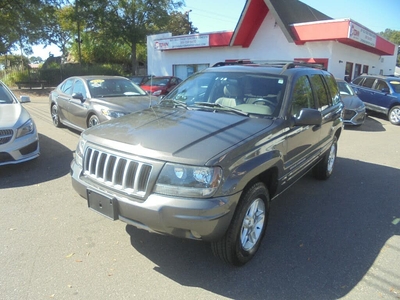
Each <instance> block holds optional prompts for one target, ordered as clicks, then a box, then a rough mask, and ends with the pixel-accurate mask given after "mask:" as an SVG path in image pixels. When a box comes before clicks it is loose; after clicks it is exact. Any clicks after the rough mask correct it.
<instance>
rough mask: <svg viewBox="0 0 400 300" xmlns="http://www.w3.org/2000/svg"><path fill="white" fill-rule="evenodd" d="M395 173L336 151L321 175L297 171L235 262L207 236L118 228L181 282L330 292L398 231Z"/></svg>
mask: <svg viewBox="0 0 400 300" xmlns="http://www.w3.org/2000/svg"><path fill="white" fill-rule="evenodd" d="M399 177H400V170H399V169H395V168H390V167H386V166H381V165H376V164H370V163H366V162H362V161H356V160H351V159H344V158H338V159H337V163H336V166H335V173H334V174H333V176H332V177H331V178H330V179H329V180H328V181H317V180H315V179H314V178H312V176H311V175H307V176H305V177H304V178H303V179H301V180H300V181H299V182H297V183H296V184H294V185H293V186H292V187H291V188H290V189H289V190H288V191H286V192H285V193H284V194H283V195H281V196H280V197H278V199H276V200H275V201H274V202H273V203H272V205H271V213H270V220H269V224H268V228H267V232H266V236H265V238H264V240H263V245H262V246H261V248H260V250H259V251H258V253H257V255H256V256H255V258H254V259H253V260H252V261H250V262H249V263H248V264H247V265H245V266H244V267H242V268H235V267H231V266H228V265H225V264H223V263H222V262H220V261H219V260H218V259H216V258H215V257H213V255H212V252H211V249H210V248H209V245H208V244H207V243H202V242H198V241H191V240H181V239H177V238H172V237H166V236H161V235H157V234H150V233H148V232H146V231H143V230H139V229H136V228H134V227H133V226H130V225H127V226H126V231H127V233H128V234H129V235H130V236H131V244H132V246H133V247H134V248H135V249H136V250H137V251H139V252H140V253H141V254H143V255H144V256H145V257H147V258H148V259H150V260H151V261H152V262H154V264H156V265H157V267H155V270H156V271H158V272H159V273H161V274H163V275H165V276H166V277H168V278H170V279H172V280H174V281H176V282H177V283H179V284H181V285H184V286H191V287H198V288H201V289H205V290H208V291H210V292H212V293H215V294H217V295H221V296H223V297H229V298H232V299H318V300H320V299H325V300H326V299H338V298H340V297H343V296H345V295H346V294H348V293H349V292H350V291H351V290H352V289H353V288H354V287H355V286H356V285H357V283H358V282H359V281H360V280H361V279H362V278H363V276H364V275H365V274H366V273H367V271H368V270H369V269H370V268H371V266H372V264H373V263H374V261H375V259H376V258H377V256H378V254H379V253H380V251H381V250H382V248H383V246H384V244H385V242H386V241H387V240H388V239H389V238H390V237H392V236H394V235H400V224H397V225H396V223H395V222H394V219H395V218H399V217H400V215H399V214H400V203H399V199H398V195H399V194H400V187H399V185H398V178H399ZM382 178H384V180H383V179H382ZM383 195H384V196H383ZM396 214H397V215H396ZM399 255H400V249H399ZM131 263H132V264H135V262H134V261H132V262H131ZM383 276H384V274H382V278H380V280H385V279H384V277H383Z"/></svg>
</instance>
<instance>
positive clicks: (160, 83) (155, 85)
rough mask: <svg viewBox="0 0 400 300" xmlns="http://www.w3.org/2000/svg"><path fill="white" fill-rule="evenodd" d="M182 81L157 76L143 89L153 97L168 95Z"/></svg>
mask: <svg viewBox="0 0 400 300" xmlns="http://www.w3.org/2000/svg"><path fill="white" fill-rule="evenodd" d="M181 82H182V79H180V78H178V77H174V76H158V77H157V76H155V77H152V78H149V79H148V80H147V81H146V82H144V83H143V84H142V85H141V87H142V89H144V90H145V91H147V92H149V93H150V94H151V95H153V96H162V95H166V94H168V93H169V92H170V91H171V90H172V89H173V88H174V87H175V86H176V85H177V84H179V83H181Z"/></svg>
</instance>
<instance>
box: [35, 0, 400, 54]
mask: <svg viewBox="0 0 400 300" xmlns="http://www.w3.org/2000/svg"><path fill="white" fill-rule="evenodd" d="M184 1H185V3H186V6H185V7H183V8H182V9H181V11H182V12H186V11H190V10H191V11H190V12H189V19H190V21H191V22H192V23H193V26H194V27H197V28H198V31H199V32H200V33H206V32H213V31H233V30H234V29H235V27H236V25H237V22H238V21H239V18H240V15H241V13H242V11H243V8H244V4H245V3H246V1H245V0H184ZM301 1H302V2H303V3H305V4H307V5H309V6H311V7H313V8H314V9H316V10H319V11H320V12H322V13H324V14H325V15H328V16H329V17H331V18H334V19H344V18H350V19H352V20H354V21H356V22H358V23H360V24H361V25H363V26H365V27H367V28H368V29H370V30H372V31H374V32H382V31H385V29H392V30H398V31H400V17H399V16H400V0H301ZM33 50H34V54H33V55H34V56H40V57H42V58H43V59H46V58H47V57H48V56H49V52H50V53H52V54H53V55H55V56H58V55H60V51H59V50H58V48H57V47H55V46H53V47H51V46H50V47H49V46H48V47H46V48H44V49H43V46H35V47H33Z"/></svg>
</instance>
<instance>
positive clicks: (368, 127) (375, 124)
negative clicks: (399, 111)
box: [345, 114, 386, 132]
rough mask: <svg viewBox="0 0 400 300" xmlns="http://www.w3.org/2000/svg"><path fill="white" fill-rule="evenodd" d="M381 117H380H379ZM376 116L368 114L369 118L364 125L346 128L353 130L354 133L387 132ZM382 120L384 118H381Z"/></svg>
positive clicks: (346, 127)
mask: <svg viewBox="0 0 400 300" xmlns="http://www.w3.org/2000/svg"><path fill="white" fill-rule="evenodd" d="M378 116H380V115H378ZM375 117H376V115H370V114H368V116H367V118H366V119H365V122H364V124H362V125H360V126H345V129H346V130H353V131H367V132H380V131H386V129H385V127H384V126H383V125H382V123H381V122H380V121H379V120H377V119H376V118H375ZM380 117H381V118H382V116H380Z"/></svg>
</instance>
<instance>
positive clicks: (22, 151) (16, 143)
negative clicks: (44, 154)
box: [0, 81, 39, 166]
mask: <svg viewBox="0 0 400 300" xmlns="http://www.w3.org/2000/svg"><path fill="white" fill-rule="evenodd" d="M25 102H30V98H29V97H27V96H21V101H18V99H17V98H16V97H15V95H14V94H13V93H12V92H11V90H10V89H9V88H8V87H7V86H6V85H5V84H4V83H3V82H1V81H0V166H2V165H8V164H16V163H20V162H25V161H28V160H31V159H34V158H36V157H38V156H39V136H38V132H37V129H36V125H35V123H34V121H33V120H32V118H31V116H30V114H29V112H28V111H27V110H26V109H25V108H24V107H23V106H22V105H21V103H25Z"/></svg>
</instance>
